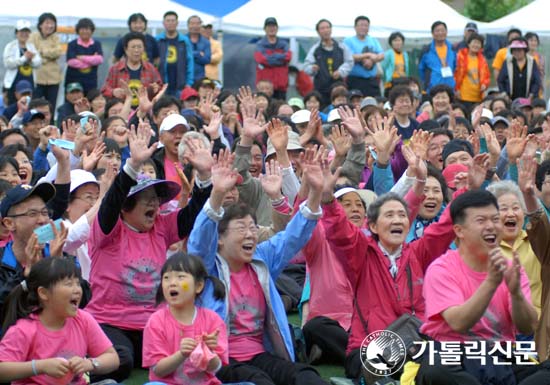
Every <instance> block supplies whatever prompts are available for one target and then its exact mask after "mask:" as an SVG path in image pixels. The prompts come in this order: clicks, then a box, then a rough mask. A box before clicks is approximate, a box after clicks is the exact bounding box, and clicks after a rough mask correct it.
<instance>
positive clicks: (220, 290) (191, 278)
mask: <svg viewBox="0 0 550 385" xmlns="http://www.w3.org/2000/svg"><path fill="white" fill-rule="evenodd" d="M160 276H161V285H160V286H159V288H158V291H157V303H162V302H166V303H167V305H168V306H166V305H163V306H162V307H161V308H160V309H159V310H158V311H157V312H155V313H154V314H153V315H152V316H151V318H149V321H148V322H147V325H146V326H145V330H144V331H143V366H144V367H146V368H147V367H148V368H149V379H150V380H151V381H160V382H163V383H165V384H169V385H172V384H173V385H177V384H191V383H192V384H196V385H217V384H221V382H220V381H219V380H218V379H217V378H216V376H215V373H216V371H218V369H219V368H221V366H222V364H227V363H228V361H229V358H228V350H227V330H226V326H225V323H224V322H223V320H222V319H221V318H220V316H219V315H217V314H216V313H215V312H214V311H212V310H209V309H205V308H201V307H197V306H195V300H196V299H197V297H198V296H199V295H200V294H201V293H202V291H203V289H204V286H205V281H206V279H210V280H212V282H213V284H214V296H215V297H216V298H219V299H222V298H224V295H225V287H224V286H223V284H222V282H221V281H220V280H218V279H217V278H214V277H212V276H208V274H207V272H206V268H205V267H204V264H203V262H202V260H201V259H199V258H197V257H194V256H188V255H186V254H184V253H182V252H178V253H176V254H174V255H172V256H171V257H170V258H169V259H168V260H167V261H166V263H165V264H164V266H163V268H162V271H161V274H160Z"/></svg>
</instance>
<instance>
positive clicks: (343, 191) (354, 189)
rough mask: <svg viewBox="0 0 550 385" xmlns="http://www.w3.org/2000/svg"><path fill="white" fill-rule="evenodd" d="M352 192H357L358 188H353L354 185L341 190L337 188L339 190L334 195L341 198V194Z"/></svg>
mask: <svg viewBox="0 0 550 385" xmlns="http://www.w3.org/2000/svg"><path fill="white" fill-rule="evenodd" d="M350 192H354V193H356V192H357V189H356V188H353V187H342V188H341V189H340V190H337V191H336V192H335V193H334V197H335V198H336V199H338V198H340V197H341V196H343V195H346V194H347V193H350Z"/></svg>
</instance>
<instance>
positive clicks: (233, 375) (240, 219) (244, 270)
mask: <svg viewBox="0 0 550 385" xmlns="http://www.w3.org/2000/svg"><path fill="white" fill-rule="evenodd" d="M219 158H220V159H219V161H218V162H217V163H216V164H215V165H214V166H213V167H212V184H213V189H212V194H211V195H210V199H209V200H208V202H207V203H206V204H205V205H204V207H203V210H202V211H201V213H200V214H199V216H198V217H197V220H196V222H195V225H194V228H193V231H192V232H191V235H190V238H189V243H188V252H189V254H193V255H199V256H201V257H202V258H203V259H204V262H205V265H206V267H207V269H208V272H209V274H210V275H213V276H215V277H218V278H219V279H220V280H221V281H222V282H223V283H224V284H225V288H226V293H227V294H226V298H225V300H224V301H222V302H220V301H217V302H216V301H215V300H214V299H213V296H212V287H211V285H210V284H208V285H207V287H206V289H205V292H204V295H203V302H202V305H203V306H205V307H209V308H211V309H213V310H215V311H216V312H217V313H218V314H219V315H220V316H221V317H222V318H223V319H224V320H225V322H226V324H227V327H228V336H229V365H226V366H224V367H222V368H221V369H220V370H219V371H218V372H217V374H216V375H217V377H218V378H219V379H220V380H221V381H222V382H240V381H250V382H253V383H254V384H260V385H263V384H266V385H268V384H277V385H289V384H295V385H299V384H300V385H304V384H305V385H308V384H326V382H325V381H323V380H322V379H321V378H320V377H319V374H318V373H317V372H316V371H315V369H314V368H312V367H311V366H308V365H305V364H299V363H294V362H293V361H294V350H293V345H292V338H291V334H290V330H289V327H288V320H287V317H286V314H285V311H284V306H283V303H282V301H281V297H280V295H279V294H278V293H277V289H276V287H275V280H276V279H277V276H278V275H279V274H280V273H281V271H282V270H283V268H284V267H285V265H286V264H287V263H288V261H289V260H290V259H291V258H292V257H293V256H294V255H295V254H296V253H297V252H298V251H299V250H300V249H301V248H302V247H303V246H304V245H305V244H306V243H307V241H308V240H309V239H310V237H311V234H312V232H313V229H314V227H315V225H316V224H317V220H318V219H319V217H320V216H321V213H322V212H321V208H320V202H321V192H322V188H323V182H324V181H323V179H324V178H323V172H322V169H321V166H320V165H319V164H316V163H315V162H313V161H311V162H309V163H308V164H307V165H306V168H305V172H304V175H305V176H304V183H308V184H309V187H310V192H309V195H308V200H307V201H306V202H304V203H303V204H302V205H301V206H300V209H299V210H298V212H297V213H296V215H295V216H294V217H293V218H292V220H291V221H290V222H289V224H288V226H287V228H286V230H285V231H282V232H280V233H278V234H276V235H275V236H273V237H272V238H270V239H269V240H267V241H265V242H262V243H260V244H257V242H258V228H257V225H256V221H255V219H254V216H253V215H254V214H253V212H252V211H251V210H250V208H249V207H248V206H247V205H246V204H243V203H240V204H239V203H238V204H235V205H232V206H229V207H228V208H227V209H225V210H224V209H223V208H222V202H223V198H224V196H225V194H226V193H227V192H229V191H230V190H231V189H232V188H233V186H234V185H235V183H236V181H237V178H238V174H237V172H236V170H232V166H231V164H232V161H233V156H230V155H228V154H227V153H225V154H224V152H223V151H221V152H220V156H219Z"/></svg>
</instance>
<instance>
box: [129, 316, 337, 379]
mask: <svg viewBox="0 0 550 385" xmlns="http://www.w3.org/2000/svg"><path fill="white" fill-rule="evenodd" d="M288 322H290V323H291V324H293V325H299V324H300V319H299V317H298V313H291V314H289V315H288ZM315 368H316V369H317V371H318V372H319V374H320V375H321V377H323V378H324V379H325V380H327V381H328V380H329V378H330V377H344V368H343V367H342V366H335V365H317V366H315ZM146 382H148V372H147V371H146V370H143V369H134V370H133V371H132V375H131V376H130V378H128V379H127V380H126V381H124V384H126V385H143V384H144V383H146Z"/></svg>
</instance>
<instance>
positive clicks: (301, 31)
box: [221, 0, 486, 38]
mask: <svg viewBox="0 0 550 385" xmlns="http://www.w3.org/2000/svg"><path fill="white" fill-rule="evenodd" d="M369 5H372V6H369ZM361 14H363V15H366V16H368V17H369V19H370V21H371V27H370V31H369V34H370V35H371V36H373V37H379V38H384V37H387V36H389V34H390V33H391V32H393V31H401V32H402V33H403V34H404V35H405V36H406V37H411V38H419V37H430V36H431V31H430V26H431V24H432V23H433V22H434V21H436V20H442V21H444V22H445V23H446V24H447V28H448V32H449V36H462V35H463V33H464V26H465V25H466V23H467V22H468V21H470V20H469V19H467V18H466V17H464V16H462V15H460V14H459V13H458V12H456V11H455V10H454V9H452V8H451V7H449V6H448V5H446V4H445V3H443V2H442V1H441V0H416V1H410V0H383V1H382V2H374V1H372V0H371V1H365V2H357V0H338V1H336V2H325V1H323V2H320V1H316V0H302V1H296V0H277V1H272V0H251V1H249V2H248V3H246V4H244V5H243V6H242V7H240V8H238V9H237V10H235V11H233V12H231V13H230V14H228V15H226V16H224V17H223V19H222V25H221V27H222V28H223V30H224V31H225V32H231V33H238V34H247V35H263V34H264V31H263V26H264V25H263V23H264V20H265V18H266V17H270V16H272V17H275V18H277V21H278V23H279V33H278V34H279V36H283V37H317V33H316V31H315V24H316V23H317V21H319V20H320V19H322V18H326V19H328V20H330V21H331V23H332V25H333V27H332V33H333V36H335V37H345V36H353V35H354V34H355V31H354V29H353V21H354V19H355V17H356V16H358V15H361ZM485 25H486V23H478V27H479V29H480V30H482V29H483V28H484V27H485Z"/></svg>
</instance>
